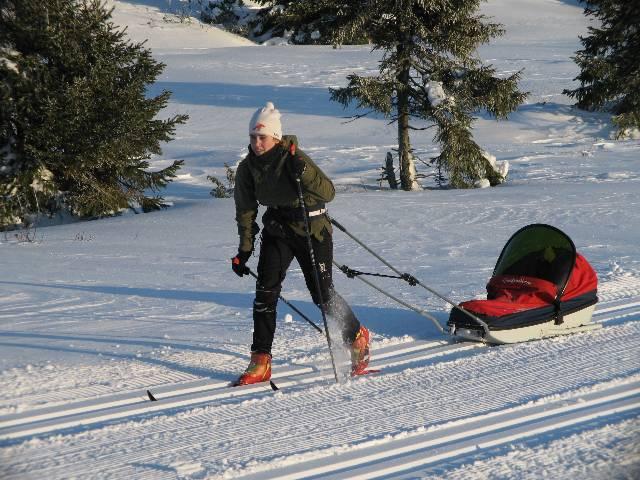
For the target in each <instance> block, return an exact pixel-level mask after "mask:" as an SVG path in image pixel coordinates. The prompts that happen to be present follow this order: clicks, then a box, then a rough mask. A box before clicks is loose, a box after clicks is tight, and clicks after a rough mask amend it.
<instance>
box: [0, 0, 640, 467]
mask: <svg viewBox="0 0 640 480" xmlns="http://www.w3.org/2000/svg"><path fill="white" fill-rule="evenodd" d="M114 4H115V6H116V10H115V14H114V19H115V22H116V23H118V24H121V25H128V32H129V34H130V35H131V37H132V38H133V39H135V40H139V41H141V40H144V39H145V38H149V42H148V45H149V46H150V47H151V48H152V49H153V51H154V54H155V56H156V58H158V59H159V60H161V61H162V62H164V63H166V64H167V68H166V70H165V72H164V74H163V75H162V76H161V78H160V79H159V82H158V84H157V85H156V86H154V88H153V91H154V92H155V91H159V90H161V89H169V90H171V91H172V92H173V97H172V102H171V104H170V106H169V108H168V109H167V111H166V112H165V115H166V116H169V115H171V114H172V113H175V112H181V113H188V114H189V115H190V117H191V118H190V121H189V122H188V124H187V125H184V126H182V127H180V128H179V130H178V132H177V138H176V140H175V141H173V142H171V143H170V144H168V145H167V146H166V148H165V150H164V154H163V155H162V156H159V157H157V158H156V159H155V165H157V166H163V165H166V164H168V163H169V162H171V161H172V160H174V159H184V160H185V167H184V168H183V170H182V171H181V175H180V177H179V178H178V180H177V181H176V182H175V183H174V184H172V185H171V186H170V188H169V189H168V190H167V192H166V197H167V198H168V199H170V200H171V201H172V202H173V203H174V207H173V208H171V209H168V210H166V211H163V212H158V213H153V214H146V215H134V214H127V215H124V216H121V217H118V218H110V219H104V220H100V221H92V222H83V223H73V224H66V225H58V226H50V227H46V228H40V229H39V230H37V231H36V232H35V234H36V239H37V241H36V242H33V243H29V242H21V241H20V238H17V237H16V236H15V235H14V233H7V234H6V235H4V236H2V237H0V265H2V276H1V277H0V347H1V348H0V385H1V387H2V388H0V477H1V478H3V479H5V478H6V479H36V478H37V479H42V478H46V479H62V478H82V479H85V478H123V479H124V478H141V479H146V478H148V479H165V478H167V479H173V478H180V479H186V478H189V479H203V478H218V477H226V478H235V477H244V476H247V477H251V478H271V477H273V478H276V477H277V478H298V477H313V478H320V477H322V478H355V477H358V478H373V477H375V478H378V477H379V478H443V479H444V478H447V479H488V478H492V479H494V478H495V479H497V478H508V479H511V478H518V479H527V478H532V479H533V478H562V479H573V478H581V479H611V478H619V479H622V478H625V479H631V478H638V477H640V421H639V420H638V414H639V413H640V368H639V367H640V340H639V338H640V321H639V320H640V251H639V249H638V240H637V239H638V238H639V237H640V208H639V203H640V188H639V187H640V143H639V142H638V141H613V140H611V139H610V127H609V125H608V124H607V117H606V116H605V115H601V114H592V113H585V112H581V111H578V110H575V109H574V108H572V107H571V106H570V104H571V101H570V100H569V99H568V98H566V97H564V96H563V95H562V94H561V92H562V89H563V88H570V87H572V86H573V85H574V83H573V81H572V79H573V78H574V77H575V75H576V74H577V68H576V66H575V64H573V62H572V61H571V59H570V57H571V56H572V55H573V52H574V51H575V50H576V49H577V48H578V46H579V42H578V35H579V34H581V33H584V32H585V31H586V20H585V18H584V17H583V16H582V12H581V8H580V7H579V6H577V4H576V2H573V1H556V0H490V1H489V2H488V3H487V4H486V5H484V6H483V9H484V11H485V12H486V13H488V14H489V15H492V16H494V17H495V18H496V19H497V20H498V21H500V22H502V23H504V24H505V26H506V28H507V34H506V35H505V36H504V37H503V38H500V39H498V40H496V41H494V42H493V43H492V44H491V45H489V46H485V47H483V48H482V51H481V54H482V57H483V58H484V59H486V60H487V61H489V62H491V63H492V64H493V65H495V66H496V67H497V69H498V71H499V72H503V73H505V74H506V73H508V72H513V71H515V70H518V69H520V68H524V69H525V70H524V76H523V81H522V88H523V89H524V90H527V91H530V92H531V96H530V98H529V100H528V102H527V104H526V105H523V106H522V107H521V108H520V109H519V110H518V111H517V112H515V113H514V114H513V115H511V117H510V119H509V120H508V121H505V122H495V121H493V120H489V119H485V118H479V119H478V121H477V123H476V128H475V136H476V139H477V140H478V141H479V143H480V144H481V145H482V146H483V148H485V149H486V150H488V151H489V152H490V153H491V154H493V155H495V156H496V158H497V159H498V160H508V161H509V163H510V165H511V170H510V175H509V180H508V182H507V183H506V184H504V185H502V186H500V187H496V188H490V189H479V190H436V189H433V188H432V187H433V184H431V183H429V181H428V180H426V181H425V182H424V185H425V187H429V188H427V189H425V190H423V191H421V192H411V193H406V192H398V191H390V190H388V189H385V188H377V182H376V178H377V177H378V176H379V169H380V166H381V165H382V163H383V160H384V156H385V154H386V152H387V151H388V150H389V149H391V148H392V147H393V146H394V144H395V137H394V135H395V126H394V125H387V122H386V121H385V120H384V119H381V118H376V117H368V118H365V119H361V120H358V121H356V122H352V123H343V121H344V120H343V118H342V117H343V116H345V115H348V114H349V113H353V111H349V110H348V111H346V112H345V111H344V110H342V108H341V107H340V106H339V105H337V104H335V103H331V102H330V101H329V95H328V93H327V87H329V86H335V85H342V84H344V83H345V76H346V75H347V74H348V73H350V72H353V71H357V72H359V73H366V72H373V71H375V69H376V63H377V59H378V56H377V54H375V53H371V52H370V49H369V48H367V47H345V48H342V49H339V50H333V49H332V48H331V47H290V46H289V47H287V46H279V47H266V46H260V45H252V44H250V42H247V41H245V40H242V39H239V38H237V37H233V36H231V35H228V34H226V33H224V32H221V31H219V30H217V29H215V28H212V27H207V26H202V25H200V24H198V23H197V22H195V21H193V22H191V23H190V24H187V23H179V22H166V21H164V20H163V15H164V14H163V13H162V11H160V10H157V9H156V7H159V8H160V9H164V10H166V9H167V8H168V6H170V3H167V2H166V1H161V0H139V1H138V0H131V1H130V2H120V1H116V2H114ZM266 100H271V101H273V102H274V103H275V104H276V106H277V107H278V108H280V109H281V111H282V113H283V123H284V128H285V131H286V132H287V133H295V134H297V135H298V136H299V138H300V140H301V145H302V148H304V150H305V151H307V152H308V153H309V154H310V155H311V156H312V157H313V158H314V159H315V160H316V162H317V163H318V164H320V166H321V167H322V168H323V169H324V170H325V171H326V172H327V173H328V174H329V175H330V176H331V177H332V178H333V179H334V180H335V183H336V184H337V186H338V195H337V197H336V200H335V201H334V202H333V203H332V204H331V205H330V210H331V214H332V215H333V216H334V217H335V218H336V219H337V220H338V221H340V222H341V223H342V224H344V225H345V226H346V227H347V228H348V229H349V230H350V231H351V232H352V233H354V234H355V235H356V236H358V237H359V238H360V239H362V240H363V241H364V242H365V243H367V244H368V245H369V246H370V247H371V248H372V249H373V250H375V251H376V252H377V253H378V254H380V255H381V256H382V257H384V258H385V259H386V260H387V261H389V262H390V263H391V264H393V265H394V266H396V268H397V269H399V270H401V271H406V272H409V273H412V274H413V275H415V276H416V277H418V278H420V279H421V280H422V281H423V282H424V283H425V284H427V285H429V286H430V287H432V288H434V289H436V290H437V291H439V292H442V293H443V294H445V295H446V296H448V297H449V298H452V299H454V300H455V301H462V300H467V299H469V298H473V297H474V296H476V295H482V294H483V292H484V284H485V282H486V280H487V279H488V277H489V275H490V274H491V271H492V269H493V266H494V264H495V261H496V259H497V257H498V255H499V253H500V250H501V248H502V246H503V245H504V243H505V242H506V241H507V239H508V238H509V237H510V236H511V234H513V233H514V232H515V231H516V230H518V229H519V228H520V227H522V226H524V225H526V224H529V223H534V222H543V223H549V224H552V225H555V226H557V227H558V228H560V229H562V230H564V231H565V232H567V233H568V234H569V235H570V236H571V237H572V239H573V240H574V242H575V243H576V245H577V247H578V250H579V251H580V252H582V253H583V254H584V255H585V256H586V258H587V259H588V260H589V262H590V263H591V264H592V265H593V267H594V268H595V269H596V271H597V273H598V276H599V282H600V283H599V297H600V302H599V304H598V306H597V309H596V312H595V314H594V320H596V321H597V322H600V323H602V325H603V327H604V328H602V329H600V330H597V331H594V332H590V333H582V334H575V335H573V336H566V337H557V338H554V339H547V340H541V341H536V342H530V343H526V344H519V345H510V346H502V347H485V346H482V345H479V344H470V343H461V344H451V343H450V338H448V337H446V336H444V335H442V334H441V333H440V332H439V331H438V330H437V329H436V328H435V326H434V325H433V324H432V323H431V322H430V321H429V320H427V319H426V318H423V317H422V316H420V315H418V314H416V313H414V312H412V311H409V310H406V309H403V308H402V307H401V306H399V305H397V304H395V303H393V302H392V301H391V300H389V299H387V298H386V297H383V296H381V295H380V294H379V293H377V292H376V291H375V290H373V289H371V288H370V287H368V286H367V285H365V284H364V283H362V282H359V281H357V280H349V279H347V278H346V277H344V276H343V275H342V274H341V273H340V272H337V273H336V274H335V282H336V286H337V288H338V290H339V291H340V292H341V293H342V294H343V296H344V297H345V298H346V299H347V300H348V301H349V303H350V304H351V305H352V306H353V308H354V310H355V312H356V314H357V315H358V316H359V318H360V319H361V320H362V321H363V323H364V324H366V325H367V326H368V327H369V328H370V329H371V331H372V332H373V351H372V354H373V360H374V365H378V366H380V367H383V371H382V373H381V374H378V375H371V376H368V377H363V378H357V379H354V380H345V381H343V382H342V383H340V384H335V383H334V381H333V376H332V373H331V370H330V362H329V356H328V351H327V348H326V342H325V340H324V339H323V337H322V336H321V335H319V334H318V333H316V331H315V330H313V329H312V328H310V326H309V325H307V324H306V323H305V322H304V321H302V320H301V319H300V318H298V317H297V315H295V314H294V315H293V321H285V318H284V317H285V314H287V313H291V312H290V310H288V308H287V307H286V306H284V305H281V306H280V308H279V319H280V320H279V325H278V331H277V334H276V341H275V346H274V381H275V382H276V384H277V385H278V386H279V387H280V391H278V392H273V391H271V389H270V388H268V387H264V386H258V387H249V388H244V387H243V388H238V389H227V388H225V385H226V384H227V383H228V382H229V381H230V380H232V379H233V378H235V376H236V375H238V374H239V373H240V372H241V371H242V370H243V369H244V367H245V366H246V363H247V359H248V348H249V344H250V337H251V326H252V320H251V305H252V301H253V281H252V280H250V279H247V278H238V277H236V276H235V275H234V274H233V273H232V272H231V270H230V262H229V258H230V257H231V256H233V255H234V254H235V250H236V246H237V238H236V228H235V224H234V219H233V218H234V208H233V201H232V200H230V199H213V198H212V197H210V196H209V191H210V189H211V188H212V185H211V183H210V182H209V181H208V180H207V179H206V177H207V175H216V176H218V177H219V178H224V163H225V162H226V163H228V164H230V165H232V166H233V165H235V164H236V163H237V162H238V161H239V160H240V159H241V158H242V157H243V155H244V152H245V150H246V145H247V123H248V120H249V117H250V115H251V113H252V112H253V111H254V110H255V109H256V108H257V107H258V106H260V105H262V104H263V103H264V102H265V101H266ZM413 144H414V146H415V147H416V148H417V149H418V151H419V152H420V153H422V154H423V156H424V157H425V158H428V157H429V156H432V154H433V153H434V152H436V151H437V147H436V146H434V145H433V144H432V142H431V139H430V137H429V135H428V134H426V135H422V136H419V135H415V136H414V137H413ZM334 238H335V256H336V259H337V260H338V261H339V262H340V263H344V264H347V265H349V266H350V267H352V268H356V269H360V270H369V271H380V272H383V273H388V271H387V270H385V268H384V267H383V266H382V265H380V264H379V263H378V262H377V261H376V260H375V259H374V258H373V257H371V256H370V255H369V254H368V253H366V252H365V251H364V250H363V249H362V248H360V247H358V246H357V245H356V244H355V243H354V242H353V241H352V240H350V239H349V238H348V237H346V236H345V235H344V234H342V233H341V232H339V231H336V233H335V236H334ZM255 263H256V259H255V258H254V259H252V260H250V265H251V266H252V267H253V266H255ZM375 283H377V284H378V285H381V286H383V287H385V288H387V289H388V290H389V291H391V292H392V293H394V294H395V295H397V296H399V297H400V298H402V300H404V301H406V302H410V303H414V304H416V305H417V306H419V307H420V308H422V309H424V310H426V311H427V312H428V313H429V314H431V315H433V316H435V317H436V318H437V319H438V320H439V321H440V322H441V323H444V322H446V319H447V316H448V311H449V306H448V305H447V304H445V303H444V302H443V301H442V300H440V299H438V298H436V297H434V296H432V295H429V294H428V293H427V292H426V291H424V290H422V289H419V288H416V287H410V286H408V285H406V284H399V283H397V282H395V281H393V280H386V281H384V280H375ZM283 296H285V298H287V299H288V300H291V301H293V302H294V303H295V305H297V306H298V307H299V308H300V309H301V310H303V311H304V312H305V313H307V314H308V315H309V316H310V317H311V318H312V319H314V320H315V321H316V322H320V316H319V314H318V312H317V311H316V310H315V308H314V307H313V306H312V304H311V301H310V298H309V295H308V293H307V292H306V291H305V289H304V287H303V281H302V275H301V272H300V270H299V269H298V268H297V265H294V266H293V267H292V269H291V270H290V272H289V275H288V277H287V280H286V282H285V285H284V288H283ZM147 389H150V390H151V391H152V392H153V393H154V395H155V396H156V397H157V398H158V400H159V401H158V402H150V401H149V400H148V398H147V394H146V390H147Z"/></svg>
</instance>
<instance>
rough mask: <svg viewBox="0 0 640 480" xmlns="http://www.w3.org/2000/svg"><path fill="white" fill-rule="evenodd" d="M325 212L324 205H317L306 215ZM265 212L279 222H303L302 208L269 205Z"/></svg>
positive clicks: (314, 215) (317, 214)
mask: <svg viewBox="0 0 640 480" xmlns="http://www.w3.org/2000/svg"><path fill="white" fill-rule="evenodd" d="M324 213H327V209H326V208H325V206H324V205H318V206H316V207H314V209H313V210H309V211H308V212H307V215H308V216H309V218H312V217H317V216H320V215H322V214H324ZM267 214H268V215H269V216H273V218H276V219H277V220H278V221H280V222H304V216H303V214H302V208H300V207H296V208H292V207H269V208H268V209H267Z"/></svg>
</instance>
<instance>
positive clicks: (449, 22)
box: [296, 0, 526, 190]
mask: <svg viewBox="0 0 640 480" xmlns="http://www.w3.org/2000/svg"><path fill="white" fill-rule="evenodd" d="M296 3H297V4H298V6H297V8H304V9H306V10H307V11H311V10H313V9H314V8H315V9H316V10H323V11H324V12H325V13H326V12H327V11H329V10H331V11H332V12H333V17H332V18H333V20H332V22H331V32H332V39H333V42H334V44H335V45H341V44H343V43H344V42H345V39H350V38H353V37H354V36H356V35H361V34H362V32H364V34H365V36H366V37H367V38H369V39H370V41H371V43H372V44H373V46H374V49H376V50H381V51H382V52H383V57H382V60H381V61H380V64H379V74H378V75H377V76H360V75H357V74H352V75H349V76H348V77H347V79H348V84H347V86H346V87H344V88H337V89H332V90H331V95H332V98H333V99H334V100H337V101H338V102H340V103H342V104H343V105H344V106H345V107H346V106H347V105H349V104H350V103H352V102H356V103H357V106H358V107H359V108H365V109H369V110H370V111H376V112H381V113H383V114H384V115H385V116H386V117H387V118H389V119H391V120H392V121H394V122H397V124H398V147H399V149H398V150H399V156H400V181H401V186H402V188H403V189H404V190H412V189H415V188H417V182H416V173H415V166H414V164H413V156H412V148H411V143H410V135H409V134H410V132H411V131H412V130H422V129H426V128H430V126H434V125H435V127H436V133H435V136H434V138H435V140H436V141H437V142H439V143H440V144H441V152H440V155H438V156H437V157H436V158H435V162H436V164H437V166H438V167H439V168H442V169H444V170H445V171H446V172H448V174H449V183H450V185H451V186H454V187H468V186H471V185H472V184H473V183H474V181H476V180H478V179H480V178H488V179H489V180H490V182H491V184H492V185H495V184H497V183H500V182H501V181H503V179H502V178H501V177H500V175H499V174H497V173H496V172H495V171H494V170H493V168H492V167H491V166H490V164H489V162H488V161H487V159H486V158H485V156H484V154H483V152H482V149H481V148H480V147H479V146H478V145H477V144H476V143H475V141H474V140H473V138H472V134H471V127H472V122H473V114H474V113H475V112H477V111H479V110H485V111H486V112H487V113H488V114H490V115H492V116H494V117H496V118H505V117H506V116H507V114H508V113H510V112H512V111H513V110H514V109H515V108H516V107H517V106H518V105H519V104H520V103H522V101H523V100H524V98H525V97H526V94H525V93H522V92H520V91H518V88H517V83H518V79H519V78H520V72H518V73H515V74H513V75H511V76H508V77H504V78H503V77H499V76H497V74H496V72H495V69H493V68H492V67H491V66H490V65H487V64H484V63H483V62H482V61H481V60H480V59H479V58H478V57H477V55H476V50H477V48H478V47H479V46H480V45H482V44H484V43H487V42H488V41H489V40H490V39H491V38H493V37H496V36H498V35H501V34H502V33H503V30H502V28H501V26H500V25H498V24H495V23H490V22H488V21H487V19H486V17H484V16H483V15H480V14H478V13H477V10H478V8H479V5H480V0H446V1H445V0H396V1H390V0H357V1H353V2H342V1H337V0H313V1H312V0H301V1H299V2H296ZM314 5H315V7H314ZM412 118H413V119H416V120H417V121H418V123H419V124H418V125H414V124H412V122H411V119H412Z"/></svg>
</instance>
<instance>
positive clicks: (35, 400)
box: [0, 278, 640, 413]
mask: <svg viewBox="0 0 640 480" xmlns="http://www.w3.org/2000/svg"><path fill="white" fill-rule="evenodd" d="M623 280H624V281H629V282H631V283H632V284H634V285H636V284H640V281H637V280H636V279H635V278H631V279H626V278H624V279H623ZM627 300H628V299H627ZM638 306H640V297H638V298H637V299H636V301H627V302H625V303H622V304H620V302H619V300H616V299H608V300H604V301H601V302H600V303H599V304H598V307H597V309H596V311H595V312H594V321H596V322H601V323H604V322H608V321H611V320H616V319H621V318H625V317H630V316H634V315H637V313H638V312H640V309H638V308H636V307H638ZM627 309H629V310H628V311H627ZM609 310H611V311H609ZM605 315H606V316H605ZM157 343H158V345H162V344H163V342H162V341H158V342H157ZM138 377H139V379H140V381H138V382H135V378H136V377H132V376H129V377H128V379H129V382H132V381H133V382H135V383H134V385H137V387H135V386H134V388H136V390H139V389H144V388H145V387H154V388H158V387H165V386H167V385H170V384H179V383H181V382H189V381H193V380H197V379H198V378H200V377H198V376H196V375H193V374H189V373H185V372H178V371H168V372H166V371H165V372H159V373H157V372H154V373H153V374H152V375H151V376H150V375H149V372H147V371H145V372H143V373H141V374H140V375H138ZM177 386H178V385H177ZM136 390H128V391H127V392H121V393H133V392H134V391H136ZM7 391H10V390H7ZM112 392H113V386H112V385H104V386H103V385H98V386H86V387H77V386H70V387H69V388H68V389H65V390H61V391H56V392H46V393H42V394H35V395H22V396H20V397H5V398H0V408H3V409H5V410H9V409H10V408H11V406H12V405H13V404H15V402H16V401H18V400H20V401H21V402H22V406H21V410H22V411H28V410H31V409H37V408H39V407H40V406H41V405H43V404H51V403H54V404H55V403H58V404H59V405H63V404H65V403H72V402H75V401H78V400H83V399H91V398H99V397H101V396H108V395H109V394H111V393H112ZM9 413H10V412H9Z"/></svg>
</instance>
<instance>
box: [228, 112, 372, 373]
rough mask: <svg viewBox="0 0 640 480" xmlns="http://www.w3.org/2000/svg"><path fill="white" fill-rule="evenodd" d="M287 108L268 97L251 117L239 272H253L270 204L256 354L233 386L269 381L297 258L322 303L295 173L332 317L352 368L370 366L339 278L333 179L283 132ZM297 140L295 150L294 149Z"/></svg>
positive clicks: (239, 206) (239, 173) (242, 177)
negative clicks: (331, 207) (282, 304)
mask: <svg viewBox="0 0 640 480" xmlns="http://www.w3.org/2000/svg"><path fill="white" fill-rule="evenodd" d="M280 118H281V115H280V112H279V111H278V110H277V109H276V108H275V106H274V105H273V103H272V102H267V103H266V105H265V106H264V107H263V108H259V109H258V110H257V111H256V112H255V113H254V114H253V116H252V118H251V121H250V123H249V139H250V145H249V153H248V154H247V156H246V157H245V158H244V159H243V160H242V161H241V162H240V164H239V165H238V168H237V170H236V179H235V190H234V199H235V206H236V223H237V225H238V235H239V237H240V244H239V247H238V253H237V254H236V256H234V257H233V258H232V259H231V267H232V269H233V271H234V272H235V273H236V274H237V275H239V276H241V277H242V276H243V275H246V274H248V273H249V268H248V267H247V265H246V264H247V261H248V260H249V258H250V257H251V254H252V252H253V249H254V242H255V237H256V235H257V233H258V232H259V231H260V228H259V227H258V225H257V223H256V217H257V214H258V204H261V205H264V206H266V207H267V210H266V212H265V213H264V215H263V217H262V223H263V230H262V237H261V243H260V255H259V260H258V274H257V275H258V279H257V281H256V294H255V300H254V302H253V343H252V344H251V360H250V362H249V366H248V367H247V368H246V370H245V371H244V373H242V375H240V377H239V378H238V379H237V380H236V381H235V382H234V385H247V384H252V383H257V382H263V381H266V380H269V379H270V378H271V346H272V343H273V337H274V334H275V329H276V306H277V303H278V297H279V295H280V290H281V288H282V282H283V281H284V279H285V275H286V273H287V269H288V268H289V265H290V264H291V262H292V260H293V259H294V258H295V259H296V260H297V261H298V263H299V265H300V268H301V269H302V272H303V274H304V279H305V283H306V285H307V288H308V289H309V292H310V293H311V297H312V299H313V302H314V303H315V304H316V305H318V306H320V301H319V297H318V292H317V289H316V284H315V277H314V275H315V273H314V265H313V264H312V260H311V252H310V249H309V246H308V242H307V237H306V234H307V232H306V230H305V223H304V217H303V215H304V213H303V212H304V210H303V208H302V206H301V205H300V201H299V198H298V190H297V185H296V179H297V178H299V179H300V183H301V186H302V189H303V198H304V203H305V205H306V207H307V215H308V222H309V230H310V232H309V233H310V236H311V242H312V246H313V251H314V253H315V259H316V267H317V272H318V275H319V277H320V290H321V291H320V294H321V296H320V298H322V299H323V301H324V308H325V312H326V313H327V315H329V316H331V317H332V318H334V319H335V320H336V321H337V323H338V325H339V326H340V329H341V334H342V340H343V341H344V343H345V344H346V345H349V346H350V349H351V373H352V375H358V374H360V373H363V372H364V371H365V370H366V368H367V366H368V364H369V331H368V330H367V328H366V327H365V326H363V325H361V324H360V322H359V321H358V319H357V318H356V316H355V314H354V313H353V311H352V310H351V308H350V307H349V305H348V304H347V303H346V302H345V300H344V299H343V298H342V297H341V296H340V295H339V294H338V293H337V292H336V291H335V289H334V286H333V279H332V262H333V240H332V226H331V222H330V220H329V217H328V215H327V209H326V206H325V205H326V204H327V203H328V202H330V201H331V200H333V198H334V196H335V189H334V186H333V183H332V182H331V180H330V179H329V178H328V177H327V176H326V175H325V174H324V173H323V172H322V170H320V168H318V166H317V165H316V164H315V163H314V162H313V161H312V160H311V159H310V158H309V157H308V156H307V155H306V154H305V153H304V152H303V151H301V150H300V149H298V148H297V147H298V141H297V138H296V137H295V136H294V135H285V136H283V135H282V125H281V122H280ZM292 146H293V148H292Z"/></svg>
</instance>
